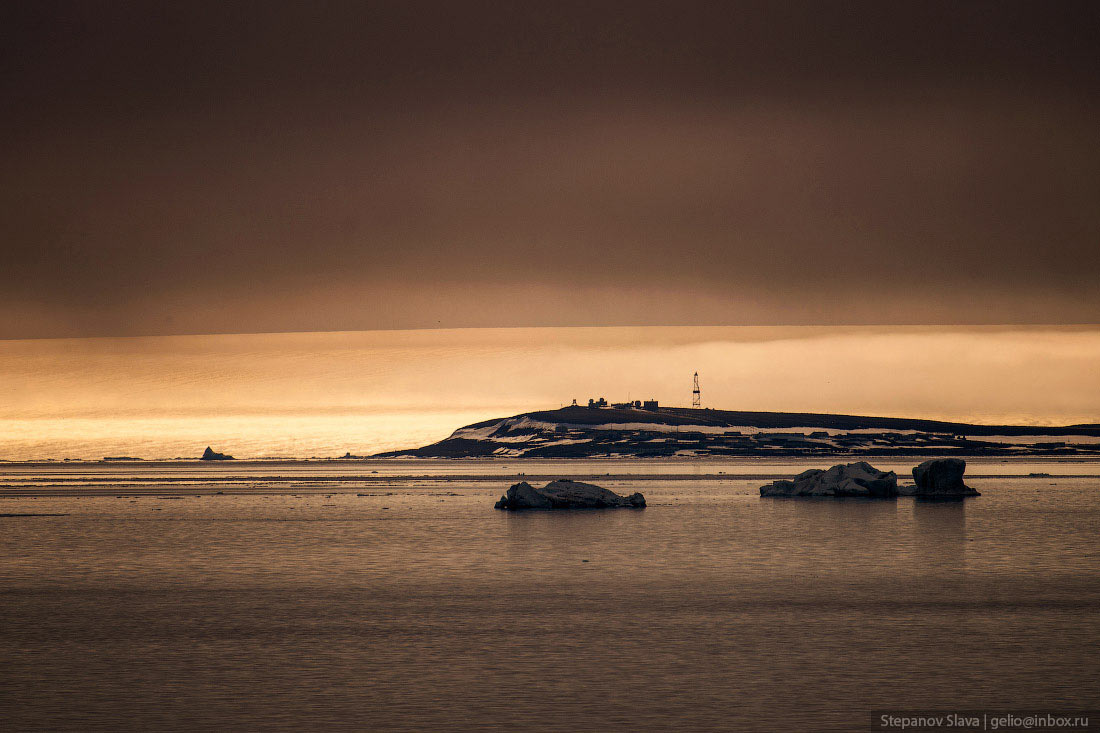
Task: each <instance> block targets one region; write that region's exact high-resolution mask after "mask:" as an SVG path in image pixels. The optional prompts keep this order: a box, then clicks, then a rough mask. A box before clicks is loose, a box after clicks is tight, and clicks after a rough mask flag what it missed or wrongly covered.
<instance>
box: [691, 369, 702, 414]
mask: <svg viewBox="0 0 1100 733" xmlns="http://www.w3.org/2000/svg"><path fill="white" fill-rule="evenodd" d="M691 406H692V407H694V408H695V409H696V410H698V409H699V408H700V407H702V406H703V397H702V393H701V392H700V391H699V372H695V383H694V385H693V387H692V390H691Z"/></svg>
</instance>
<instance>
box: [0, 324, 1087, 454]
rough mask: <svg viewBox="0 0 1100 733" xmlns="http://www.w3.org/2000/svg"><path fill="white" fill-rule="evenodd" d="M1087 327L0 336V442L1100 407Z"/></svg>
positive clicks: (163, 445) (1075, 412) (1029, 416)
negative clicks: (532, 420) (631, 407)
mask: <svg viewBox="0 0 1100 733" xmlns="http://www.w3.org/2000/svg"><path fill="white" fill-rule="evenodd" d="M1098 365H1100V328H1063V327H1050V328H1030V327H1028V328H971V327H965V328H961V327H960V328H950V327H936V328H932V327H898V328H885V327H851V328H829V327H800V328H793V327H779V328H770V327H750V328H704V327H699V328H556V329H460V330H439V331H364V332H343V333H296V334H252V335H230V336H172V337H155V338H129V339H70V340H41V341H5V342H0V380H2V381H0V384H2V386H0V458H9V459H17V458H27V457H46V456H50V457H89V458H98V457H101V456H103V455H114V454H126V455H140V456H143V457H174V456H178V455H184V456H190V455H194V454H195V450H196V448H195V447H194V446H197V450H200V451H201V449H202V448H203V447H204V446H205V445H206V444H207V443H217V444H218V447H220V448H222V449H225V450H228V451H229V452H231V453H232V452H234V451H236V452H237V453H238V454H241V455H298V456H303V455H305V456H313V455H320V456H329V455H340V454H343V453H344V452H345V451H351V452H352V453H359V454H362V453H370V452H375V451H380V450H386V449H389V448H395V447H403V446H409V445H416V444H420V443H424V442H428V441H431V440H436V439H439V438H441V437H444V436H445V435H447V434H449V433H450V432H451V431H452V430H453V429H454V428H457V427H459V426H460V425H462V424H465V423H468V422H471V421H474V420H479V419H486V418H490V417H496V416H501V415H505V414H512V413H515V412H521V411H526V410H532V409H543V408H548V407H557V406H558V405H560V404H563V403H565V404H567V403H568V402H569V400H570V399H572V398H574V397H576V398H577V399H578V400H582V401H583V400H585V399H587V397H589V396H598V395H603V396H606V397H608V398H610V399H626V398H627V397H628V396H629V397H634V398H642V397H656V398H658V399H659V400H661V402H662V403H664V404H681V405H686V404H689V403H690V390H691V374H692V373H693V372H694V371H699V373H700V375H701V380H702V388H703V404H704V406H710V407H715V408H725V409H746V410H777V411H798V412H841V413H854V414H874V415H891V416H915V417H926V418H937V419H948V420H959V421H973V422H986V423H1037V424H1048V425H1049V424H1070V423H1082V422H1100V390H1097V389H1096V385H1097V384H1098V383H1100V379H1098V377H1100V374H1098V369H1100V366H1098Z"/></svg>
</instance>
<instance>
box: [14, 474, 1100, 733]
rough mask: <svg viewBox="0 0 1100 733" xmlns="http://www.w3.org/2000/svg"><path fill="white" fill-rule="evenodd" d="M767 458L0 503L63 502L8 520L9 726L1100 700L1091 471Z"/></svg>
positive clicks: (510, 717)
mask: <svg viewBox="0 0 1100 733" xmlns="http://www.w3.org/2000/svg"><path fill="white" fill-rule="evenodd" d="M1053 470H1055V471H1057V470H1058V468H1057V467H1055V469H1053ZM759 483H760V482H759V481H745V480H723V481H689V480H680V481H670V480H662V479H655V480H649V481H641V480H637V479H609V480H608V481H607V482H606V485H608V486H610V487H611V488H614V489H616V490H618V491H621V492H628V491H634V490H640V491H642V492H643V493H644V494H645V495H646V497H647V498H648V499H649V502H650V506H649V508H647V509H645V510H615V511H606V512H577V513H542V514H534V513H533V514H506V513H502V512H496V511H493V509H492V502H493V500H494V499H495V498H496V497H497V496H498V495H499V494H500V493H501V490H502V489H503V487H505V486H506V485H507V482H506V481H502V482H501V483H499V484H495V483H486V482H484V481H480V482H470V483H464V482H462V481H461V480H460V479H459V480H452V481H450V482H446V483H431V484H430V485H418V484H417V483H416V482H411V483H410V484H408V485H403V486H402V485H393V486H388V487H382V488H378V487H372V488H362V487H360V488H359V489H358V490H357V489H355V488H354V487H351V488H349V487H348V486H346V485H344V486H340V487H339V488H338V490H336V491H334V492H332V493H328V494H326V493H301V494H298V495H293V494H289V493H282V494H278V495H255V494H250V493H247V490H246V489H241V491H242V492H244V493H234V492H233V491H228V490H227V491H226V493H225V494H223V495H215V494H199V495H183V498H158V497H157V496H149V495H143V496H138V497H135V496H132V495H128V494H127V493H126V492H125V490H122V489H120V490H119V494H118V497H117V498H116V496H92V497H77V496H70V497H65V496H51V497H46V496H42V497H38V498H34V497H8V498H4V499H0V512H3V513H7V514H19V513H61V514H66V515H67V516H57V517H27V516H22V517H2V518H0V643H2V646H3V652H2V654H3V657H2V661H0V707H2V711H0V712H2V713H3V717H2V722H0V728H3V729H4V730H28V729H34V730H188V731H191V730H259V729H263V730H271V729H285V730H328V729H350V730H502V731H503V730H537V731H562V730H585V731H600V730H624V731H626V730H647V729H661V730H838V731H849V730H861V729H869V727H870V725H869V724H870V714H869V713H870V711H872V710H880V709H889V708H897V709H910V710H911V709H918V708H926V709H927V708H931V709H940V710H945V709H964V710H973V709H983V708H994V709H996V708H1001V709H1017V710H1018V709H1027V708H1055V709H1058V708H1060V709H1070V710H1084V709H1090V708H1097V707H1100V693H1098V691H1097V690H1098V685H1097V680H1098V679H1100V657H1098V651H1100V551H1098V544H1097V530H1098V529H1100V509H1098V506H1100V478H1072V479H1065V478H1058V477H1053V478H1031V479H1024V478H998V479H978V480H974V481H972V483H973V484H974V485H975V486H976V487H977V488H978V489H979V490H980V491H982V492H983V493H984V496H982V497H980V498H977V499H972V500H968V501H966V502H958V503H920V502H916V501H914V500H912V499H899V500H897V501H878V502H864V501H832V502H830V501H792V500H767V499H760V498H759V497H758V496H757V495H756V487H757V486H758V485H759ZM101 486H102V485H101ZM219 490H220V489H219ZM357 493H369V494H371V495H369V496H357ZM161 496H163V497H169V496H173V494H171V492H170V491H166V492H165V493H164V494H163V495H161Z"/></svg>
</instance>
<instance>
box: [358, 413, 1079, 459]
mask: <svg viewBox="0 0 1100 733" xmlns="http://www.w3.org/2000/svg"><path fill="white" fill-rule="evenodd" d="M819 455H820V456H834V455H840V456H851V455H858V456H892V455H894V456H901V455H904V456H1032V455H1034V456H1074V455H1082V456H1097V455H1100V425H1070V426H1065V427H1040V426H1026V425H971V424H966V423H952V422H940V421H935V420H919V419H908V418H893V417H864V416H858V415H827V414H814V413H793V412H743V411H733V410H706V409H691V408H680V407H660V408H653V409H641V408H629V409H622V408H592V407H582V406H573V407H565V408H562V409H560V410H544V411H538V412H528V413H523V414H520V415H514V416H512V417H506V418H499V419H494V420H486V421H484V422H479V423H475V424H473V425H467V426H465V427H462V428H459V429H458V430H456V431H455V432H454V433H452V434H451V435H450V437H448V438H446V439H444V440H441V441H439V442H438V443H432V444H431V445H426V446H423V447H420V448H412V449H408V450H400V451H391V452H388V453H381V454H379V455H378V456H377V457H417V458H493V457H499V458H604V457H607V458H630V457H637V458H667V457H677V456H684V457H699V456H819Z"/></svg>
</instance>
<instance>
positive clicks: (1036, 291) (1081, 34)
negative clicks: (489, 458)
mask: <svg viewBox="0 0 1100 733" xmlns="http://www.w3.org/2000/svg"><path fill="white" fill-rule="evenodd" d="M0 28H3V31H2V33H0V54H2V55H0V98H2V99H4V100H5V103H4V114H3V115H2V116H0V156H2V157H0V159H2V160H3V161H4V165H3V166H0V220H2V221H3V229H2V231H0V238H2V240H0V241H2V242H3V247H2V256H3V266H2V267H0V338H35V337H50V336H54V337H56V336H116V335H145V334H150V335H156V334H186V333H240V332H261V331H313V330H355V329H408V328H455V327H499V326H598V325H774V324H997V323H1007V324H1027V323H1051V324H1074V323H1098V322H1100V277H1098V276H1097V275H1098V272H1100V246H1097V245H1098V242H1100V205H1098V202H1100V144H1098V142H1100V140H1098V133H1097V130H1100V54H1098V53H1097V52H1096V51H1097V48H1098V47H1100V44H1098V42H1100V6H1098V5H1097V4H1096V3H1092V2H1070V1H1067V2H1057V3H1045V2H1014V1H1011V0H1004V1H1000V2H958V1H957V0H952V1H950V2H948V1H946V0H931V1H929V2H921V3H916V2H845V3H836V2H830V3H825V2H821V3H814V2H783V3H777V2H722V3H700V2H682V1H681V2H674V3H673V2H668V3H653V2H631V3H623V2H599V1H598V0H597V1H591V0H590V1H586V2H568V1H566V2H554V3H547V2H511V3H489V2H422V1H419V0H401V1H400V2H348V3H342V2H327V3H305V2H300V3H289V2H279V1H278V0H268V1H267V2H254V3H247V2H243V3H224V2H187V3H178V2H176V3H158V2H140V3H139V2H128V1H127V0H110V1H106V0H104V1H101V2H93V1H82V2H49V1H48V0H47V1H43V2H33V3H5V4H4V7H3V8H2V9H0Z"/></svg>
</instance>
